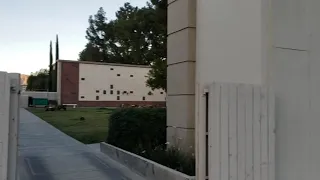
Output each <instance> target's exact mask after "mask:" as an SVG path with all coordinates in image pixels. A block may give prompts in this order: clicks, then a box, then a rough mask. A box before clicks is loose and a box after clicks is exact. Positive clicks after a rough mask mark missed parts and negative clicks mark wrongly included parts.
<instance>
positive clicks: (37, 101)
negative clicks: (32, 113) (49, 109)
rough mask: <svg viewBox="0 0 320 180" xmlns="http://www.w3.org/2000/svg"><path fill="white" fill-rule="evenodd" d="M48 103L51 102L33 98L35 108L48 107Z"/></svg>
mask: <svg viewBox="0 0 320 180" xmlns="http://www.w3.org/2000/svg"><path fill="white" fill-rule="evenodd" d="M48 102H49V100H48V99H45V98H32V105H33V106H34V107H37V106H43V107H44V106H48Z"/></svg>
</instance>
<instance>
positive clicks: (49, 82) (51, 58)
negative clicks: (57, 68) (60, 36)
mask: <svg viewBox="0 0 320 180" xmlns="http://www.w3.org/2000/svg"><path fill="white" fill-rule="evenodd" d="M49 58H50V61H49V80H48V91H49V92H51V91H52V90H53V89H52V85H53V84H52V61H53V57H52V41H50V52H49Z"/></svg>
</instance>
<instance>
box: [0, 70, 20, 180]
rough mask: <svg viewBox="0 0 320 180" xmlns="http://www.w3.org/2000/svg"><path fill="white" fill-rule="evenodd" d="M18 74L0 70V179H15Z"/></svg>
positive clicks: (18, 94) (18, 92) (18, 93)
mask: <svg viewBox="0 0 320 180" xmlns="http://www.w3.org/2000/svg"><path fill="white" fill-rule="evenodd" d="M20 88H21V87H20V74H15V73H10V74H9V73H6V72H0V180H16V179H17V171H18V170H17V156H18V137H19V135H18V129H19V128H18V126H19V96H20Z"/></svg>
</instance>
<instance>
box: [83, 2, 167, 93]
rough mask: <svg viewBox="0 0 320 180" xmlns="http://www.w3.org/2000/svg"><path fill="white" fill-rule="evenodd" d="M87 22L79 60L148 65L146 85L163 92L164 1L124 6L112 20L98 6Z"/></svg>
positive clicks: (165, 17) (165, 31) (164, 77)
mask: <svg viewBox="0 0 320 180" xmlns="http://www.w3.org/2000/svg"><path fill="white" fill-rule="evenodd" d="M88 22H89V27H88V28H87V30H86V39H87V40H88V43H87V44H86V46H85V48H84V50H82V51H81V52H80V53H79V60H80V61H99V62H101V61H102V62H108V63H121V64H136V65H150V66H151V68H152V70H151V71H150V72H149V74H148V80H147V82H146V83H147V85H148V86H150V87H151V88H153V89H164V90H166V58H167V40H166V37H167V0H149V1H148V2H147V5H146V6H145V7H142V8H138V7H134V6H132V5H131V4H130V3H125V4H124V5H123V6H122V7H120V9H119V10H118V11H117V12H116V18H115V19H114V20H108V19H107V18H106V15H105V11H104V9H103V8H102V7H101V8H100V9H99V10H98V11H97V13H96V14H94V15H92V16H90V17H89V20H88Z"/></svg>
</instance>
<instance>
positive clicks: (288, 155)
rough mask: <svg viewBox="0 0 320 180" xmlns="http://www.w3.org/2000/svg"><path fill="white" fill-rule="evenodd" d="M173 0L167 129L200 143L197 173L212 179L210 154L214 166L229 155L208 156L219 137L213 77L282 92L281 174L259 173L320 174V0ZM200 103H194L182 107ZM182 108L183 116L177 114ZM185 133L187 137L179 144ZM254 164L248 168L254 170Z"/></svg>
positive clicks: (283, 178) (278, 115) (278, 100)
mask: <svg viewBox="0 0 320 180" xmlns="http://www.w3.org/2000/svg"><path fill="white" fill-rule="evenodd" d="M168 3H169V5H168V69H167V70H168V85H167V88H168V100H167V107H168V110H167V111H168V116H167V119H168V120H167V122H168V128H169V130H168V131H167V133H168V136H169V137H171V136H174V138H172V142H173V143H174V144H175V145H183V146H184V147H188V146H193V147H195V149H194V150H195V151H196V159H197V168H196V169H197V179H199V180H203V179H206V176H207V174H208V173H207V172H206V167H208V166H207V165H206V161H208V159H209V160H210V162H209V166H210V164H211V165H212V164H213V165H215V164H220V163H221V158H222V157H217V158H220V160H219V159H218V160H217V159H210V155H209V156H208V154H210V153H211V152H207V153H208V154H206V139H207V138H209V140H210V138H214V137H208V136H207V134H206V131H207V130H206V128H207V126H206V123H207V122H206V120H207V119H208V118H207V114H206V113H208V112H207V110H206V107H208V106H207V102H206V96H205V95H206V93H208V91H207V90H208V89H209V86H210V85H211V84H212V83H213V82H221V83H240V84H251V85H255V86H263V87H268V88H269V89H272V90H273V92H274V94H275V130H274V132H275V137H276V138H275V147H274V148H275V157H276V158H275V172H274V174H269V175H267V176H268V178H261V177H262V176H261V177H257V178H256V177H255V178H253V179H270V180H274V179H276V180H300V179H318V178H319V176H320V171H319V166H320V157H319V156H318V155H317V154H318V152H319V151H320V142H319V140H318V139H319V137H320V132H319V126H320V121H319V118H318V114H319V113H318V112H319V108H320V96H319V90H320V81H319V77H320V71H319V70H318V69H319V68H320V61H319V58H320V54H319V52H320V21H319V20H318V17H319V15H320V13H319V10H318V9H319V7H320V1H311V0H307V1H302V0H168ZM177 61H179V62H177ZM193 64H194V65H193ZM176 69H180V71H179V72H176ZM194 72H195V73H194ZM173 80H174V81H180V82H183V83H184V84H186V85H190V86H189V87H190V88H189V92H186V90H185V89H179V88H180V85H179V86H177V85H176V84H174V83H173ZM193 94H195V95H193ZM193 101H194V102H195V103H190V104H189V105H188V106H184V107H177V106H175V105H176V104H178V103H179V102H193ZM209 104H210V102H209ZM178 110H179V112H180V113H179V114H174V113H170V112H175V111H178ZM192 113H193V114H192ZM209 114H210V115H212V116H215V115H217V114H214V112H209ZM261 118H263V117H262V116H261ZM172 124H174V125H172ZM171 126H175V127H177V128H170V127H171ZM170 129H174V130H170ZM194 129H195V130H194ZM177 137H178V138H179V139H182V141H183V142H182V143H181V142H178V143H176V141H175V140H176V139H177ZM194 138H195V140H194ZM194 141H195V143H194ZM230 141H231V140H230ZM230 150H232V149H230ZM226 152H228V150H227V151H226ZM267 157H270V154H267ZM230 163H232V162H231V161H230ZM226 166H228V163H227V164H226ZM240 167H243V166H240ZM246 167H250V168H251V166H247V165H246ZM250 168H249V171H248V172H246V173H248V174H250V173H252V171H250ZM208 171H212V169H209V170H208ZM270 172H271V171H270ZM221 174H223V172H221ZM221 174H219V173H218V175H217V176H219V175H221ZM226 174H227V173H226ZM250 177H251V179H252V176H250ZM265 177H266V176H265ZM231 178H232V179H242V178H241V177H237V176H231V177H229V179H231ZM209 179H217V180H219V179H220V180H221V179H224V178H222V176H221V178H212V177H209ZM225 179H228V178H225ZM243 179H247V176H246V178H243ZM248 179H249V178H248Z"/></svg>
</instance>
